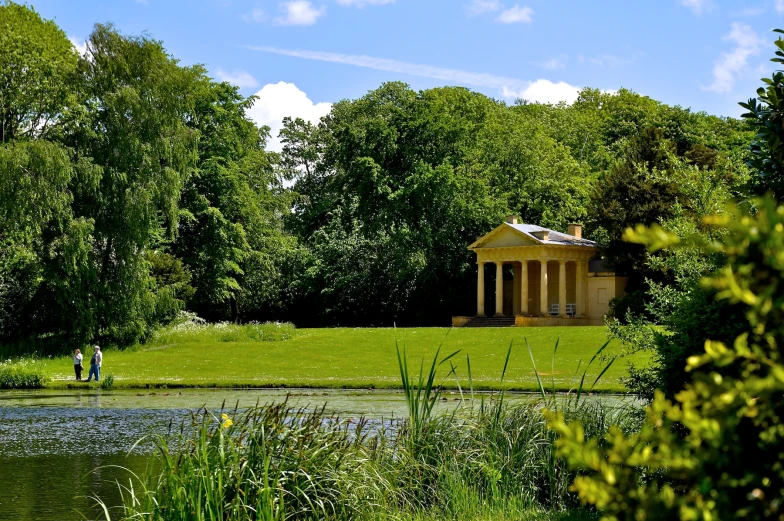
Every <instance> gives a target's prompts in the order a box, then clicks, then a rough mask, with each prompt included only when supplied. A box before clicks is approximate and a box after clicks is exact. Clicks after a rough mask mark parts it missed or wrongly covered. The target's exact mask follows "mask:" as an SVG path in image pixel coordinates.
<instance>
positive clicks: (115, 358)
mask: <svg viewBox="0 0 784 521" xmlns="http://www.w3.org/2000/svg"><path fill="white" fill-rule="evenodd" d="M248 327H250V326H242V327H241V328H236V326H221V327H218V328H216V327H215V326H211V327H192V328H190V329H188V328H187V327H185V328H180V329H179V330H175V331H169V330H167V331H164V332H163V333H161V334H160V335H158V336H157V337H156V338H155V339H154V340H153V341H151V342H150V343H148V344H146V345H144V346H137V347H136V348H134V349H130V350H127V351H115V350H107V351H106V352H105V353H104V365H103V369H102V371H103V375H109V374H111V375H113V376H114V386H115V387H116V388H133V387H159V386H168V387H172V388H175V387H323V388H377V389H383V388H388V389H393V388H399V387H400V376H399V374H398V366H397V359H396V355H395V342H396V339H397V340H399V341H400V343H401V345H403V344H405V346H406V349H407V352H408V355H409V357H410V358H411V360H416V359H419V358H421V357H423V356H430V354H431V353H432V352H433V349H434V348H435V347H436V346H438V345H439V344H441V343H442V341H443V348H442V352H448V353H451V352H453V351H456V350H461V352H460V354H459V355H457V356H456V357H455V358H453V359H452V360H453V362H454V364H455V366H456V370H457V374H458V375H459V376H460V377H461V378H462V379H463V380H465V379H466V377H467V367H466V355H468V356H470V360H471V370H472V373H473V381H474V387H475V388H476V389H492V388H498V386H499V374H500V371H501V369H502V367H503V365H504V359H505V356H506V353H507V349H508V348H509V344H510V342H514V346H513V348H512V356H511V358H510V360H509V368H508V371H507V375H506V379H505V381H504V384H503V385H504V387H505V388H507V389H514V390H536V389H537V382H536V377H535V374H534V369H533V365H532V363H531V358H530V356H529V354H528V351H527V349H526V347H525V341H524V338H527V339H528V341H529V343H530V345H531V348H532V350H533V354H534V359H535V361H536V367H537V369H538V370H539V372H540V374H541V375H542V376H543V378H544V380H545V381H546V382H547V385H548V387H549V385H550V382H551V381H552V380H554V381H555V386H556V388H557V389H559V390H569V389H573V388H575V387H576V386H577V383H578V381H579V379H578V376H577V370H578V367H579V368H580V369H579V373H580V374H582V372H583V371H584V370H585V365H586V364H587V362H588V361H589V360H590V359H591V357H592V356H593V354H594V353H595V352H596V350H597V349H598V348H599V347H600V346H601V345H602V344H603V343H604V342H605V341H606V329H605V328H604V327H548V328H488V329H470V328H461V329H453V330H451V331H450V330H449V329H447V328H403V329H400V328H399V329H397V330H395V329H391V328H357V329H351V328H334V329H302V330H281V334H279V335H277V336H276V335H274V334H272V333H267V334H263V333H261V332H260V331H255V332H254V331H252V330H248V329H247V328H248ZM273 327H277V326H273ZM447 333H448V334H447ZM445 337H446V338H445ZM559 338H560V344H559V347H558V351H557V355H556V358H555V367H554V370H553V367H552V354H553V347H554V346H555V342H556V340H558V339H559ZM614 349H615V346H613V344H610V346H609V347H608V348H607V349H606V350H605V353H604V354H607V355H612V354H614V352H615V351H614ZM87 360H89V353H87V354H86V356H85V361H87ZM629 360H634V361H635V362H637V363H644V361H645V359H644V358H642V357H641V355H636V356H635V357H633V358H631V359H629ZM41 367H42V368H43V371H44V372H45V375H46V376H47V377H49V378H51V381H50V382H49V383H47V387H55V388H65V387H74V386H77V387H78V386H84V385H85V384H80V383H77V382H74V381H72V379H73V373H72V372H71V371H72V365H71V360H70V358H65V357H63V358H54V359H47V360H43V361H42V362H41ZM601 367H602V364H599V363H594V365H593V366H592V367H591V368H590V370H589V371H588V377H587V378H586V382H587V383H589V384H590V383H593V381H594V378H595V377H596V376H598V373H599V372H600V369H601ZM625 372H626V359H622V360H617V361H616V362H615V363H614V364H613V365H612V367H610V369H609V370H608V371H607V372H606V373H605V374H604V376H602V379H601V380H600V382H599V383H598V384H597V385H596V389H595V390H599V391H621V390H622V386H621V384H620V381H619V378H620V377H622V376H624V375H625ZM444 383H445V384H446V385H447V386H454V385H455V382H454V379H453V378H450V379H445V380H444Z"/></svg>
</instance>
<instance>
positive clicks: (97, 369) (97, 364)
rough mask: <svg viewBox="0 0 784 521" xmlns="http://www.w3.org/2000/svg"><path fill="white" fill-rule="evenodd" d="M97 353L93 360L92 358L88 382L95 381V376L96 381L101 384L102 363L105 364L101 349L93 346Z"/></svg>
mask: <svg viewBox="0 0 784 521" xmlns="http://www.w3.org/2000/svg"><path fill="white" fill-rule="evenodd" d="M93 349H94V350H95V352H94V353H93V356H92V358H90V372H89V373H88V374H87V381H88V382H89V381H91V380H92V379H93V375H95V381H96V382H99V381H100V380H101V363H103V355H102V354H101V348H100V347H98V346H93Z"/></svg>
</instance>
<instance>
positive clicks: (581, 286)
mask: <svg viewBox="0 0 784 521" xmlns="http://www.w3.org/2000/svg"><path fill="white" fill-rule="evenodd" d="M587 276H588V266H586V265H585V261H577V269H576V270H575V276H574V281H575V283H576V288H575V292H574V293H575V297H576V298H575V300H576V301H577V302H576V304H577V313H576V315H577V316H581V317H582V316H585V315H586V311H587V310H586V309H585V286H586V284H585V279H586V277H587Z"/></svg>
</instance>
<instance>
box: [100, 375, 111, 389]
mask: <svg viewBox="0 0 784 521" xmlns="http://www.w3.org/2000/svg"><path fill="white" fill-rule="evenodd" d="M101 389H106V390H107V391H110V390H112V389H114V375H113V374H111V373H109V374H107V375H106V376H104V377H103V378H101Z"/></svg>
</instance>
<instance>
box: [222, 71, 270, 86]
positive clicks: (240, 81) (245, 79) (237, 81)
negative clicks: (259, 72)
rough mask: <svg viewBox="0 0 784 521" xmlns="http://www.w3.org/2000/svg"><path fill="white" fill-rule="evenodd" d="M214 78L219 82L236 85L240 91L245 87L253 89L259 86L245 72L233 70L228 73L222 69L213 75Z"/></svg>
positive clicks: (254, 79)
mask: <svg viewBox="0 0 784 521" xmlns="http://www.w3.org/2000/svg"><path fill="white" fill-rule="evenodd" d="M215 76H217V78H218V79H219V80H220V81H227V82H229V83H231V84H232V85H236V86H237V87H239V88H241V89H244V88H246V87H250V88H253V87H256V86H258V84H259V82H257V81H256V78H254V77H253V76H251V75H250V74H248V73H247V72H245V71H236V70H235V71H233V72H228V71H225V70H223V69H218V70H217V72H216V73H215Z"/></svg>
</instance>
